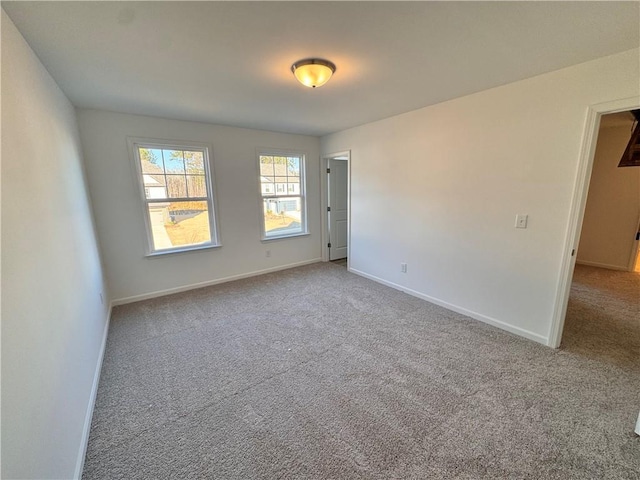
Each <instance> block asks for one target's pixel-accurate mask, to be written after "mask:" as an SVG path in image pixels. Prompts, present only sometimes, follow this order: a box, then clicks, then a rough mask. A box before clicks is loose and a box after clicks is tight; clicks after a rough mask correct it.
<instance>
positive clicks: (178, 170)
mask: <svg viewBox="0 0 640 480" xmlns="http://www.w3.org/2000/svg"><path fill="white" fill-rule="evenodd" d="M137 150H138V158H139V161H140V167H141V173H142V182H143V186H144V192H145V199H146V203H147V209H148V213H149V222H150V226H151V233H152V240H153V250H154V251H159V250H167V249H172V248H177V247H187V246H197V245H201V244H207V243H211V238H212V235H211V225H210V222H209V208H210V204H211V199H210V194H209V192H208V191H207V171H206V169H205V164H204V162H205V155H204V151H203V150H201V149H198V150H196V149H194V150H191V149H175V148H154V147H141V146H139V147H138V149H137Z"/></svg>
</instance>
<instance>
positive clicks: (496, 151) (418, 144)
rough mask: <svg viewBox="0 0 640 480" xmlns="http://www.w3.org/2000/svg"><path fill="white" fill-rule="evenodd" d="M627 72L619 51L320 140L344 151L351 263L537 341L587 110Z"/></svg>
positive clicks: (630, 65) (634, 61)
mask: <svg viewBox="0 0 640 480" xmlns="http://www.w3.org/2000/svg"><path fill="white" fill-rule="evenodd" d="M638 78H639V68H638V50H632V51H628V52H624V53H621V54H618V55H613V56H610V57H604V58H601V59H598V60H594V61H591V62H587V63H583V64H580V65H576V66H572V67H569V68H565V69H562V70H558V71H555V72H551V73H548V74H545V75H540V76H537V77H533V78H530V79H527V80H523V81H520V82H515V83H511V84H509V85H505V86H502V87H498V88H494V89H491V90H486V91H484V92H480V93H476V94H473V95H469V96H467V97H462V98H458V99H455V100H451V101H448V102H444V103H441V104H438V105H433V106H431V107H426V108H422V109H419V110H415V111H413V112H409V113H406V114H403V115H398V116H396V117H392V118H388V119H385V120H381V121H379V122H374V123H370V124H366V125H363V126H360V127H356V128H353V129H350V130H345V131H343V132H338V133H335V134H332V135H328V136H326V137H323V138H322V152H323V154H328V153H331V152H340V151H344V150H349V149H350V150H351V175H352V177H351V202H352V203H351V207H352V208H351V220H352V222H351V251H350V253H349V255H350V262H351V267H352V268H353V269H355V270H356V271H358V272H360V273H362V274H363V275H366V276H368V277H370V278H374V279H376V280H378V281H381V282H383V283H387V284H389V285H393V286H395V287H397V288H401V289H403V290H406V291H409V292H412V293H414V294H415V295H418V296H420V297H422V298H425V299H428V300H430V301H433V302H436V303H439V304H441V305H444V306H446V307H448V308H451V309H453V310H457V311H459V312H462V313H464V314H467V315H469V316H471V317H474V318H477V319H479V320H482V321H485V322H487V323H490V324H493V325H496V326H499V327H501V328H504V329H506V330H509V331H511V332H514V333H517V334H519V335H523V336H525V337H528V338H531V339H533V340H536V341H538V342H541V343H544V344H548V343H549V339H550V328H551V325H552V318H553V312H554V305H555V304H556V299H557V297H558V288H559V286H558V282H559V278H560V272H561V266H562V258H563V253H564V250H565V242H566V241H567V240H566V239H567V238H568V235H569V232H568V228H569V227H568V225H569V215H570V210H571V201H572V198H573V193H574V189H575V188H576V178H577V171H578V163H579V158H580V149H581V146H582V143H581V142H582V137H583V134H584V130H585V119H586V115H587V110H588V107H589V106H590V105H595V104H598V103H602V102H608V101H612V100H617V99H623V98H627V97H633V96H637V95H638ZM516 214H528V215H529V226H528V228H527V229H516V228H514V227H515V218H516ZM402 262H406V263H407V264H408V271H407V273H401V271H400V263H402Z"/></svg>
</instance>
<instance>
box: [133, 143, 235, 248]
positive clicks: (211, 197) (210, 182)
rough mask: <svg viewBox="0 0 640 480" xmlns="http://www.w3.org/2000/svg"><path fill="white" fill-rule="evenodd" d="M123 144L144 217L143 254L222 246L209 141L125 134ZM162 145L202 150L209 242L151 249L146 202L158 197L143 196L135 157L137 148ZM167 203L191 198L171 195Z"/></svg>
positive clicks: (153, 201)
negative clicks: (126, 149)
mask: <svg viewBox="0 0 640 480" xmlns="http://www.w3.org/2000/svg"><path fill="white" fill-rule="evenodd" d="M127 144H128V147H129V157H130V159H131V163H132V164H133V166H134V169H135V175H136V178H135V182H136V184H137V185H138V193H139V199H140V206H141V207H142V211H143V212H142V216H143V218H144V225H145V236H146V240H145V243H146V248H145V256H146V257H150V258H151V257H158V256H162V255H170V254H174V253H184V252H191V251H198V250H206V249H210V248H218V247H221V246H222V243H221V241H220V229H219V227H218V201H217V198H216V191H217V189H216V188H215V187H214V185H215V176H214V172H213V148H212V146H211V144H208V143H202V142H190V141H184V140H165V139H157V138H142V137H127ZM140 147H142V148H163V149H174V150H185V149H187V150H188V149H197V150H202V152H203V160H204V169H205V184H206V187H207V198H206V202H207V206H208V210H209V211H208V213H209V230H210V234H211V241H210V242H208V243H200V244H196V245H192V246H184V245H182V246H179V247H175V248H167V249H162V250H155V249H154V246H153V230H152V228H151V219H150V217H149V209H148V208H147V205H148V204H149V203H158V199H151V200H149V199H147V197H146V195H145V187H144V179H143V176H142V175H143V174H142V165H141V162H140V158H139V156H138V148H140ZM198 198H199V201H203V200H202V197H198ZM167 200H168V201H171V202H191V201H193V200H194V199H193V198H171V199H167Z"/></svg>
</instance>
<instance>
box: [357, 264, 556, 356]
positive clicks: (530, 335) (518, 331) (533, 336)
mask: <svg viewBox="0 0 640 480" xmlns="http://www.w3.org/2000/svg"><path fill="white" fill-rule="evenodd" d="M350 271H351V272H353V273H355V274H356V275H360V276H361V277H365V278H368V279H369V280H373V281H374V282H378V283H381V284H383V285H386V286H387V287H391V288H394V289H396V290H400V291H402V292H405V293H407V294H409V295H412V296H414V297H418V298H420V299H422V300H426V301H427V302H430V303H434V304H436V305H439V306H441V307H444V308H446V309H447V310H451V311H453V312H456V313H460V314H462V315H466V316H467V317H471V318H473V319H474V320H479V321H481V322H483V323H487V324H489V325H491V326H494V327H497V328H500V329H501V330H506V331H507V332H510V333H513V334H515V335H518V336H520V337H524V338H527V339H529V340H533V341H534V342H537V343H541V344H543V345H545V346H549V339H548V338H547V337H545V336H543V335H539V334H537V333H534V332H530V331H529V330H525V329H524V328H520V327H515V326H513V325H510V324H508V323H505V322H502V321H500V320H496V319H495V318H491V317H487V316H486V315H482V314H481V313H477V312H474V311H472V310H468V309H466V308H463V307H459V306H457V305H453V304H451V303H448V302H445V301H443V300H439V299H437V298H434V297H431V296H429V295H425V294H424V293H420V292H418V291H416V290H412V289H410V288H407V287H403V286H402V285H398V284H397V283H393V282H389V281H387V280H383V279H382V278H379V277H376V276H375V275H370V274H368V273H365V272H361V271H360V270H355V269H353V268H351V269H350Z"/></svg>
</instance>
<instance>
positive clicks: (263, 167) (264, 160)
mask: <svg viewBox="0 0 640 480" xmlns="http://www.w3.org/2000/svg"><path fill="white" fill-rule="evenodd" d="M260 175H264V176H267V177H273V175H275V173H274V171H273V157H267V156H264V155H261V156H260Z"/></svg>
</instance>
